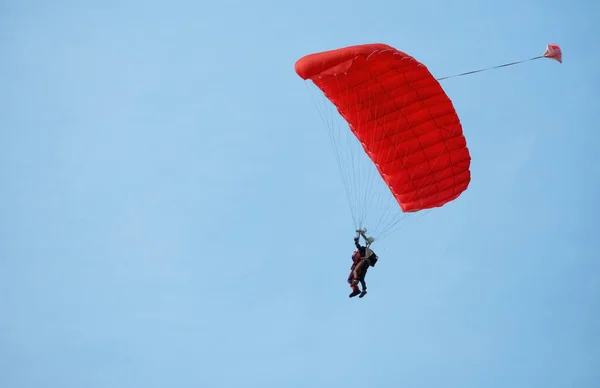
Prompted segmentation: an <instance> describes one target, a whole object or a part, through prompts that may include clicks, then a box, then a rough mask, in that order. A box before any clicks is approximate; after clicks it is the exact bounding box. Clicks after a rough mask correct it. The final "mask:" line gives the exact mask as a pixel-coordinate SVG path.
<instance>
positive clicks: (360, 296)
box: [358, 290, 367, 298]
mask: <svg viewBox="0 0 600 388" xmlns="http://www.w3.org/2000/svg"><path fill="white" fill-rule="evenodd" d="M365 295H367V290H363V291H362V292H361V293H360V295H359V296H358V297H359V298H362V297H363V296H365Z"/></svg>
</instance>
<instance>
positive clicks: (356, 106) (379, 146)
mask: <svg viewBox="0 0 600 388" xmlns="http://www.w3.org/2000/svg"><path fill="white" fill-rule="evenodd" d="M295 70H296V73H297V74H298V75H299V76H300V77H301V78H302V79H304V80H311V81H312V82H313V83H314V84H315V85H316V86H317V87H318V88H319V89H320V90H321V91H322V92H323V94H324V95H325V97H327V99H329V100H330V101H331V102H332V103H333V104H334V105H335V107H336V108H337V110H338V112H339V113H340V115H341V116H342V117H343V118H344V120H345V121H346V122H347V123H348V126H349V128H350V130H351V131H352V132H353V134H354V135H355V136H356V138H357V139H358V140H359V142H360V143H361V145H362V147H363V149H364V151H365V152H366V154H367V155H368V156H369V158H370V159H371V161H372V162H373V163H374V164H375V166H376V168H377V171H378V172H379V174H380V175H381V177H382V178H383V180H384V182H385V184H386V185H387V186H388V187H389V189H390V191H391V192H392V194H393V195H394V197H395V199H396V201H397V202H398V204H399V205H400V207H401V208H402V210H403V211H404V212H415V211H420V210H424V209H430V208H434V207H441V206H443V205H445V204H446V203H448V202H451V201H453V200H455V199H456V198H458V197H459V196H460V195H461V194H462V193H463V192H464V191H465V190H466V189H467V188H468V186H469V183H470V181H471V172H470V163H471V156H470V154H469V149H468V148H467V143H466V140H465V137H464V135H463V130H462V125H461V123H460V120H459V118H458V115H457V113H456V111H455V109H454V106H453V104H452V102H451V100H450V98H449V97H448V96H447V95H446V93H445V92H444V90H443V89H442V87H441V85H440V84H439V82H438V80H436V79H435V78H434V77H433V75H432V74H431V73H430V72H429V70H428V69H427V67H426V66H424V65H423V64H422V63H420V62H418V61H417V60H416V59H415V58H413V57H411V56H410V55H408V54H406V53H404V52H401V51H398V50H396V49H395V48H393V47H391V46H388V45H385V44H365V45H357V46H350V47H345V48H341V49H337V50H330V51H325V52H320V53H315V54H309V55H307V56H304V57H302V58H300V59H299V60H298V61H297V62H296V64H295Z"/></svg>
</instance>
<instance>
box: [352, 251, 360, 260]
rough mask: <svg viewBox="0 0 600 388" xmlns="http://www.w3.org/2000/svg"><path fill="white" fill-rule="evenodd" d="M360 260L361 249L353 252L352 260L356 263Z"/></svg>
mask: <svg viewBox="0 0 600 388" xmlns="http://www.w3.org/2000/svg"><path fill="white" fill-rule="evenodd" d="M358 260H360V252H359V251H354V252H352V262H353V263H356V262H358Z"/></svg>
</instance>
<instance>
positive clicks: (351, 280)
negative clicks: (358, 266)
mask: <svg viewBox="0 0 600 388" xmlns="http://www.w3.org/2000/svg"><path fill="white" fill-rule="evenodd" d="M356 283H357V282H356V281H354V270H352V271H350V274H349V275H348V284H350V288H352V293H351V294H350V295H348V296H349V297H350V298H354V297H355V296H356V295H358V294H360V290H359V289H358V285H357V284H356Z"/></svg>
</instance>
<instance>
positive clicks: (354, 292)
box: [348, 287, 360, 298]
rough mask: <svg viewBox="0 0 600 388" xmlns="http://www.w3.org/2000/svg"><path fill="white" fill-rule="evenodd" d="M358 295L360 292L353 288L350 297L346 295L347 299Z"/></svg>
mask: <svg viewBox="0 0 600 388" xmlns="http://www.w3.org/2000/svg"><path fill="white" fill-rule="evenodd" d="M358 294H360V290H359V289H358V287H357V288H353V289H352V293H351V294H350V295H348V297H350V298H354V297H355V296H356V295H358Z"/></svg>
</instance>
